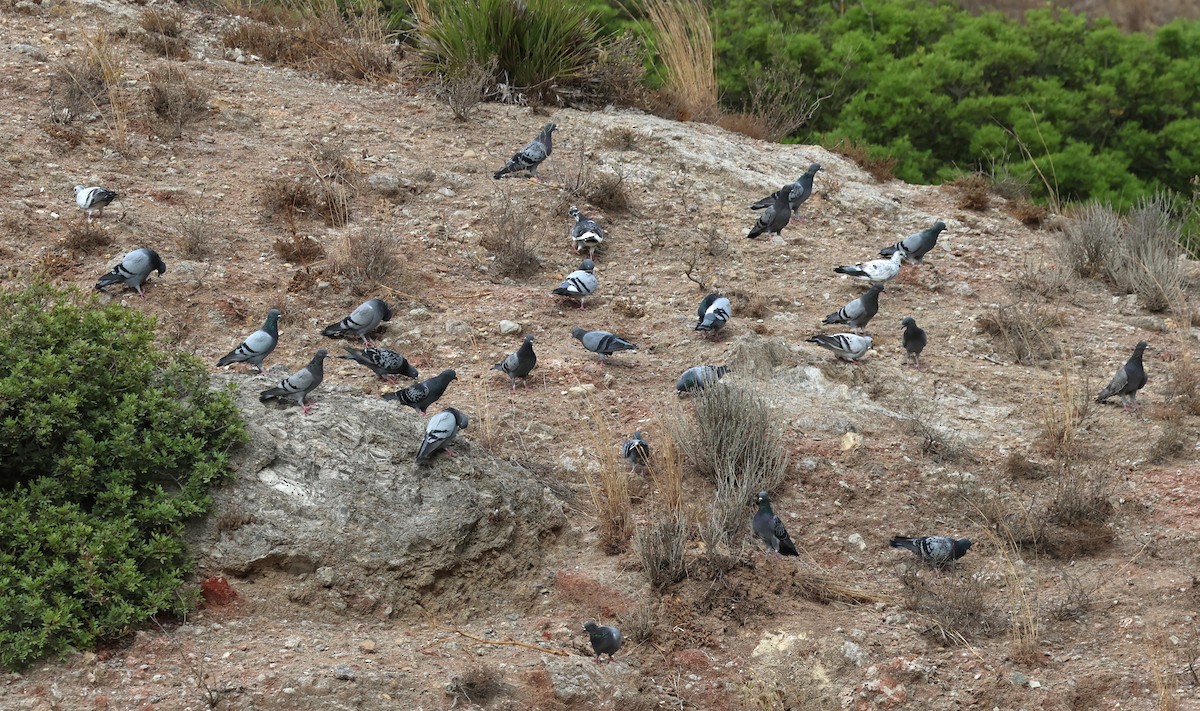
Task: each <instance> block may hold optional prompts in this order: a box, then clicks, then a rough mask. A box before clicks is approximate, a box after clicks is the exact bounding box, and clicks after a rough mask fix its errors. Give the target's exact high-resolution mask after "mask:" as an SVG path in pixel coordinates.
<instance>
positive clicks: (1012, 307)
mask: <svg viewBox="0 0 1200 711" xmlns="http://www.w3.org/2000/svg"><path fill="white" fill-rule="evenodd" d="M1057 322H1058V319H1057V318H1055V317H1054V316H1052V315H1051V314H1049V313H1048V312H1047V311H1046V310H1045V309H1043V308H1041V307H1039V306H1035V305H1032V304H1029V303H1022V302H1018V303H1014V304H1009V305H1007V306H997V307H995V308H994V309H992V311H991V312H989V313H986V314H984V315H982V316H980V317H979V318H978V319H977V320H976V327H977V328H979V330H980V331H983V332H984V333H986V334H987V335H989V336H991V337H992V339H993V340H994V341H995V342H996V343H998V344H1001V345H1003V346H1005V347H1006V348H1007V349H1008V351H1009V353H1010V354H1012V357H1013V358H1014V359H1015V360H1016V361H1017V362H1018V363H1022V364H1024V365H1034V364H1037V363H1041V362H1044V361H1048V360H1051V359H1053V358H1056V357H1057V356H1058V354H1059V353H1060V351H1061V348H1060V346H1059V344H1058V341H1057V340H1055V339H1054V338H1053V337H1052V336H1051V334H1050V329H1051V328H1052V327H1053V326H1055V325H1057Z"/></svg>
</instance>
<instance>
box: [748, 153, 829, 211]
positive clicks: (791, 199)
mask: <svg viewBox="0 0 1200 711" xmlns="http://www.w3.org/2000/svg"><path fill="white" fill-rule="evenodd" d="M818 170H821V164H820V163H813V164H812V165H810V166H808V170H806V171H805V172H804V175H801V176H800V177H799V178H796V182H794V183H792V184H791V189H790V190H789V191H788V205H789V207H790V208H791V210H792V215H795V214H796V210H797V209H798V208H799V207H800V206H801V205H803V204H804V203H805V201H806V200H808V198H809V197H810V196H811V195H812V190H813V178H814V177H815V176H816V174H817V171H818ZM776 195H777V193H771V194H770V195H768V196H767V197H765V198H763V199H762V200H759V201H758V202H756V203H754V204H753V205H751V206H750V209H751V210H761V209H763V208H766V207H770V206H771V205H772V204H774V202H775V197H776Z"/></svg>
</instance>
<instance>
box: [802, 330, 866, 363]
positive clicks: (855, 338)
mask: <svg viewBox="0 0 1200 711" xmlns="http://www.w3.org/2000/svg"><path fill="white" fill-rule="evenodd" d="M804 340H805V342H806V343H815V344H817V345H818V346H820V347H822V348H824V349H826V350H828V351H831V352H833V354H834V355H836V356H837V357H838V358H841V359H842V360H845V361H849V362H851V363H857V362H858V359H859V358H862V357H863V356H864V355H866V354H867V350H868V349H869V348H870V347H871V337H870V336H859V335H857V334H854V333H835V334H832V335H825V334H823V333H818V334H817V335H815V336H812V337H811V338H806V339H804Z"/></svg>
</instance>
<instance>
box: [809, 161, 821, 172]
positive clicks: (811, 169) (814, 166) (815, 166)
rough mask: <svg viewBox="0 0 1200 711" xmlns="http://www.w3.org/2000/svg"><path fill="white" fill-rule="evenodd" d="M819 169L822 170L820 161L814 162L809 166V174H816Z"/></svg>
mask: <svg viewBox="0 0 1200 711" xmlns="http://www.w3.org/2000/svg"><path fill="white" fill-rule="evenodd" d="M818 170H822V168H821V164H820V163H813V164H812V165H810V166H808V174H809V175H816V174H817V171H818Z"/></svg>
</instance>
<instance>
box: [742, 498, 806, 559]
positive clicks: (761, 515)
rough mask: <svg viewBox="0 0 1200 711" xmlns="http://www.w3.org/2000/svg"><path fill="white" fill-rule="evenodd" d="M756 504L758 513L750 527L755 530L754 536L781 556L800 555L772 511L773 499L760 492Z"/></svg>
mask: <svg viewBox="0 0 1200 711" xmlns="http://www.w3.org/2000/svg"><path fill="white" fill-rule="evenodd" d="M755 503H757V504H758V513H756V514H754V518H752V519H750V526H751V527H752V528H753V529H754V535H756V536H758V537H759V538H761V539H762V541H763V542H764V543H766V544H767V551H768V552H771V553H778V554H779V555H800V552H799V551H797V550H796V544H795V543H792V537H791V536H789V535H788V532H787V529H786V528H784V526H783V521H781V520H779V517H778V516H776V515H775V512H774V511H772V510H771V497H770V496H768V495H767V492H765V491H760V492H758V498H757V499H755Z"/></svg>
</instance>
